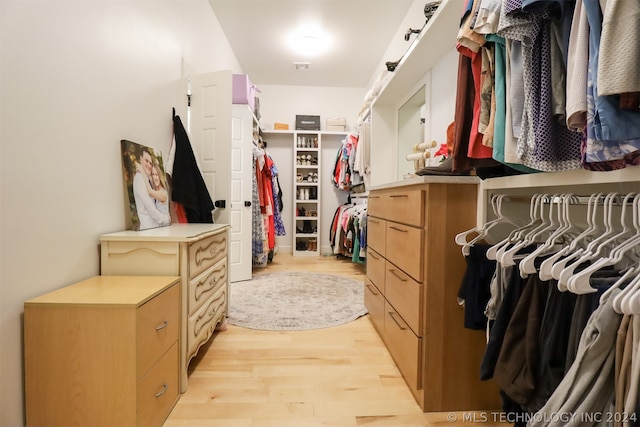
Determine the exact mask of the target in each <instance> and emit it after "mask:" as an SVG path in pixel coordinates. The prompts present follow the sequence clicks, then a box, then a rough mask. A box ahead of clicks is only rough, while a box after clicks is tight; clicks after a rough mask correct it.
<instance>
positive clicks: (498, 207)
mask: <svg viewBox="0 0 640 427" xmlns="http://www.w3.org/2000/svg"><path fill="white" fill-rule="evenodd" d="M506 197H507V196H506V195H505V194H500V195H498V197H497V200H496V203H495V205H494V213H495V215H496V216H497V218H496V219H494V220H492V221H489V222H488V223H487V224H485V226H484V227H483V228H482V230H480V233H479V234H478V235H477V236H476V237H474V238H473V239H472V240H471V241H470V242H469V243H467V244H466V245H464V246H463V247H462V253H463V254H464V255H465V256H467V255H469V253H470V251H471V246H473V245H474V244H475V243H477V242H478V241H480V240H482V239H485V238H486V237H487V236H488V235H489V231H490V230H491V229H493V228H495V227H496V226H498V225H501V224H509V225H511V226H512V227H514V228H515V227H517V225H516V223H514V222H513V221H512V220H511V219H509V218H508V217H506V216H505V215H504V214H503V213H502V203H503V201H504V200H505V199H506Z"/></svg>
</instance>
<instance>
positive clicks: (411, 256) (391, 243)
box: [386, 221, 424, 282]
mask: <svg viewBox="0 0 640 427" xmlns="http://www.w3.org/2000/svg"><path fill="white" fill-rule="evenodd" d="M423 233H424V231H423V230H422V229H420V228H415V227H410V226H408V225H403V224H398V223H395V222H390V221H387V231H386V251H387V255H386V258H387V260H388V261H391V262H392V263H393V264H395V265H397V266H398V267H400V269H402V270H403V271H404V272H405V273H407V274H408V275H410V276H411V277H413V278H414V279H415V280H417V281H418V282H421V281H422V253H423V252H422V235H423Z"/></svg>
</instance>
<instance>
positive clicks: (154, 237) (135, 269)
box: [100, 224, 230, 393]
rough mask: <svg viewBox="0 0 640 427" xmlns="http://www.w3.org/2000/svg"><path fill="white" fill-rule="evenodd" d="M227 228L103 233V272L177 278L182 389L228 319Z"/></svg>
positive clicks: (183, 226) (184, 226)
mask: <svg viewBox="0 0 640 427" xmlns="http://www.w3.org/2000/svg"><path fill="white" fill-rule="evenodd" d="M229 229H230V226H229V225H226V224H172V225H170V226H168V227H160V228H154V229H150V230H143V231H121V232H117V233H110V234H103V235H102V236H100V242H101V254H100V261H101V274H102V275H109V276H130V275H147V276H180V323H181V324H180V391H181V392H182V393H184V392H185V391H186V390H187V369H188V367H189V362H190V361H191V359H192V358H193V357H194V356H195V355H196V354H197V353H198V349H199V348H200V347H201V346H202V345H203V344H204V343H206V342H207V341H208V340H209V338H211V336H212V335H213V331H214V330H215V328H216V326H217V325H218V324H220V323H224V322H225V321H226V316H227V308H228V294H229V293H228V284H229V280H228V273H227V272H228V264H227V254H228V246H229V237H228V235H229V231H228V230H229Z"/></svg>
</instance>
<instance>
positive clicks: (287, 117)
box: [249, 76, 368, 130]
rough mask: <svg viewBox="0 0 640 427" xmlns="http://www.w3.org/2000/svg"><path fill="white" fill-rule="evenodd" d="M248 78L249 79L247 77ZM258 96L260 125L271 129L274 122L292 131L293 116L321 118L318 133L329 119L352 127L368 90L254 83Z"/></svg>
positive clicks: (293, 124) (293, 127)
mask: <svg viewBox="0 0 640 427" xmlns="http://www.w3.org/2000/svg"><path fill="white" fill-rule="evenodd" d="M249 77H251V76H249ZM254 83H255V84H256V86H257V87H258V89H260V93H259V94H258V96H259V98H260V112H261V114H262V117H261V118H260V123H261V125H262V126H263V128H264V129H273V123H274V122H278V123H287V124H289V129H291V130H293V129H295V122H296V114H304V115H316V116H320V125H321V130H325V129H326V128H325V126H326V124H327V119H328V118H336V117H345V118H346V119H347V130H351V129H353V128H354V127H355V124H356V120H357V119H358V112H359V111H360V108H361V107H362V104H363V103H364V101H363V99H364V96H365V94H366V92H367V90H368V88H343V87H341V88H334V87H320V86H314V87H312V86H282V85H265V84H260V82H254Z"/></svg>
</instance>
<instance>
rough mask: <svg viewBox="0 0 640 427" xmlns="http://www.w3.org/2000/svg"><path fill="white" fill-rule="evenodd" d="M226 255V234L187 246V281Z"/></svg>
mask: <svg viewBox="0 0 640 427" xmlns="http://www.w3.org/2000/svg"><path fill="white" fill-rule="evenodd" d="M226 254H227V235H226V233H221V234H217V235H215V236H211V237H209V238H207V239H203V240H199V241H197V242H194V243H192V244H190V245H189V279H193V278H195V277H196V276H197V275H199V274H200V273H202V272H203V271H205V270H206V269H207V268H209V267H211V266H212V265H213V264H215V263H216V262H218V261H220V260H221V259H222V258H224V257H225V255H226Z"/></svg>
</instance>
